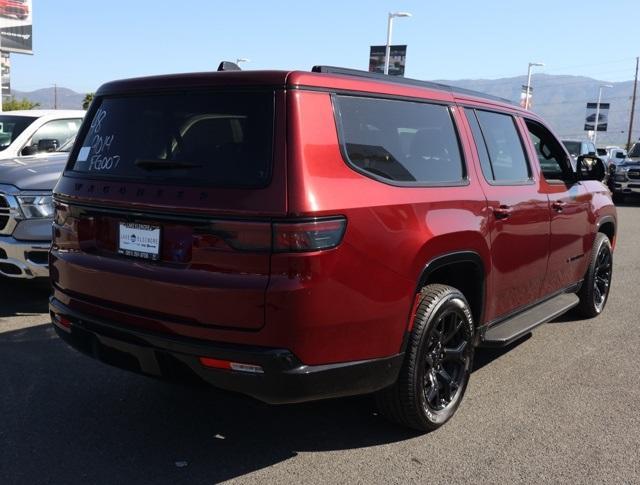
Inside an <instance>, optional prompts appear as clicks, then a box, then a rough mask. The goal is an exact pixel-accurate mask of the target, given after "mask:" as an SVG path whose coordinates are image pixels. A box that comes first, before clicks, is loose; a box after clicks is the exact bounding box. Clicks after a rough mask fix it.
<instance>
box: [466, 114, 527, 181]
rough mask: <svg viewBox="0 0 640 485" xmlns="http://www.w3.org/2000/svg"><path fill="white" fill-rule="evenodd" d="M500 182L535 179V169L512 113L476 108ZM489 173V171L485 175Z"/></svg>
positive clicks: (496, 177) (494, 178)
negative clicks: (529, 162)
mask: <svg viewBox="0 0 640 485" xmlns="http://www.w3.org/2000/svg"><path fill="white" fill-rule="evenodd" d="M476 115H477V117H478V123H479V125H480V129H481V131H482V135H483V138H484V141H485V143H486V146H487V148H486V149H487V152H488V154H489V159H490V161H491V168H492V172H493V173H492V175H493V179H487V180H489V181H490V182H496V183H522V182H527V181H529V180H530V179H531V171H530V169H529V165H528V163H527V158H526V156H525V153H524V148H523V146H522V141H521V140H520V135H518V130H517V128H516V124H515V120H514V119H513V117H512V116H510V115H506V114H501V113H494V112H492V111H482V110H476ZM486 176H487V174H486V173H485V177H486Z"/></svg>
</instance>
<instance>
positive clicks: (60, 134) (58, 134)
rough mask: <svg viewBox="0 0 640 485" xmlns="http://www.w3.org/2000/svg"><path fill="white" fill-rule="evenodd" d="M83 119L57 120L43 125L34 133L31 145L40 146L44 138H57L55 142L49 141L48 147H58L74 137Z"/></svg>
mask: <svg viewBox="0 0 640 485" xmlns="http://www.w3.org/2000/svg"><path fill="white" fill-rule="evenodd" d="M81 123H82V120H81V119H68V120H55V121H49V122H48V123H45V124H44V125H42V126H41V127H40V128H38V130H37V131H36V132H35V133H34V134H33V137H32V138H31V142H30V143H29V145H32V146H35V147H40V146H42V140H55V143H53V144H51V143H47V147H49V146H53V145H56V146H57V147H58V148H59V147H61V146H62V145H64V143H65V142H66V141H67V140H69V139H70V138H73V137H74V136H75V135H76V133H77V132H78V130H79V129H80V124H81Z"/></svg>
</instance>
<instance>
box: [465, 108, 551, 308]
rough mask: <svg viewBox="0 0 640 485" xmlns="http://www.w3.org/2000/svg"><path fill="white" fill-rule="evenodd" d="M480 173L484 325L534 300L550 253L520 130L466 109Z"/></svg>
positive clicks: (508, 119) (506, 120) (541, 200)
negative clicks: (488, 260) (485, 249)
mask: <svg viewBox="0 0 640 485" xmlns="http://www.w3.org/2000/svg"><path fill="white" fill-rule="evenodd" d="M465 113H466V119H467V121H468V122H469V127H470V129H471V132H472V135H473V139H474V141H475V146H476V148H477V157H478V161H479V163H480V167H481V174H478V178H479V179H480V184H481V186H482V189H483V191H484V193H485V196H486V198H487V202H488V206H489V210H490V212H491V214H492V216H490V218H489V220H488V229H489V231H490V236H491V257H492V271H491V285H492V288H493V291H492V292H490V293H491V294H489V295H488V296H489V297H488V298H487V302H486V309H485V311H486V317H487V320H488V321H491V320H495V319H496V318H499V317H500V316H503V315H506V314H508V313H511V312H513V311H516V310H518V309H520V308H522V307H525V306H527V305H529V304H531V303H533V302H535V301H536V300H537V299H538V298H539V297H540V289H541V286H542V283H543V281H544V279H545V271H546V268H547V259H548V250H549V208H548V200H547V196H546V194H544V193H541V192H540V189H539V185H538V183H537V182H536V180H535V179H534V177H533V172H532V170H531V166H530V163H529V161H528V159H527V155H526V151H525V149H524V144H523V140H522V136H521V132H520V130H519V129H518V124H517V122H516V118H515V117H514V116H512V115H510V114H505V113H498V112H493V111H486V110H484V109H471V108H466V109H465Z"/></svg>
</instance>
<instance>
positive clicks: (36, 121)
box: [0, 109, 85, 184]
mask: <svg viewBox="0 0 640 485" xmlns="http://www.w3.org/2000/svg"><path fill="white" fill-rule="evenodd" d="M84 114H85V112H84V111H82V110H53V109H50V110H29V111H7V112H4V113H0V160H1V159H5V158H15V157H21V156H39V155H40V154H46V153H49V152H53V151H55V150H57V149H58V148H60V147H61V146H62V145H64V144H65V142H67V141H68V140H70V139H71V138H73V137H75V136H76V133H77V132H78V130H79V129H80V125H81V124H82V119H83V118H84ZM1 183H2V179H0V184H1Z"/></svg>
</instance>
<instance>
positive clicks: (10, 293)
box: [0, 276, 51, 318]
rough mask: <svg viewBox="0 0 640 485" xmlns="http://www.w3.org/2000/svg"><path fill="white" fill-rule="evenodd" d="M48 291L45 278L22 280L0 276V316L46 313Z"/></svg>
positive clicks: (49, 288)
mask: <svg viewBox="0 0 640 485" xmlns="http://www.w3.org/2000/svg"><path fill="white" fill-rule="evenodd" d="M50 293H51V287H50V286H49V280H48V279H46V278H37V279H34V280H22V279H12V278H6V277H4V276H0V318H3V317H13V316H16V315H36V314H40V313H48V312H49V294H50Z"/></svg>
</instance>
